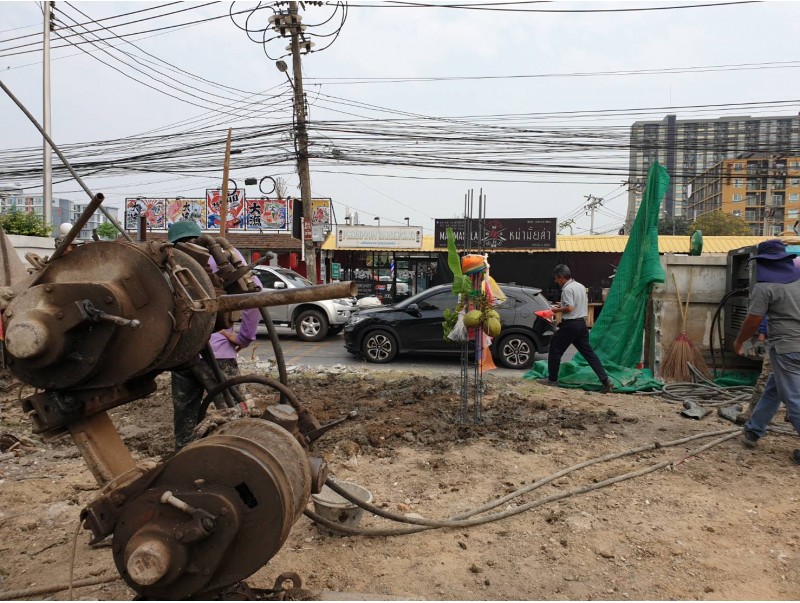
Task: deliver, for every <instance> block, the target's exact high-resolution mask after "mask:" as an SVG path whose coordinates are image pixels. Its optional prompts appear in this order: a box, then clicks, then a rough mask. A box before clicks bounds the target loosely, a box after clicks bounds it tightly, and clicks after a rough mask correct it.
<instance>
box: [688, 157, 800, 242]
mask: <svg viewBox="0 0 800 603" xmlns="http://www.w3.org/2000/svg"><path fill="white" fill-rule="evenodd" d="M690 190H691V194H690V196H689V199H688V204H687V206H686V209H687V212H686V213H687V217H688V218H690V219H694V218H697V217H698V216H701V215H703V214H705V213H708V212H711V211H715V210H718V209H721V210H722V211H723V212H725V213H728V214H732V215H734V216H737V217H740V218H743V219H744V220H745V221H746V222H747V223H748V224H749V225H750V231H751V232H752V233H753V235H756V236H773V235H778V234H780V233H781V232H782V231H784V230H792V229H793V228H794V226H795V224H796V223H797V222H798V220H800V153H798V155H796V156H793V157H782V156H775V155H756V156H752V157H747V158H739V159H726V160H724V161H721V162H719V163H717V164H716V165H714V166H713V167H711V168H710V169H708V170H706V171H705V172H703V173H702V174H700V175H699V176H696V177H695V178H693V179H692V180H691V182H690Z"/></svg>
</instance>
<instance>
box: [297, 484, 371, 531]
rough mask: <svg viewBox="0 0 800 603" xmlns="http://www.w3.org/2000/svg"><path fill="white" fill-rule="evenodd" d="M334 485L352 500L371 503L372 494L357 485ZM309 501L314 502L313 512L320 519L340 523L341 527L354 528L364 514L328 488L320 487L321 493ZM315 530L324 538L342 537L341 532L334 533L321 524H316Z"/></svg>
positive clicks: (314, 495) (360, 509)
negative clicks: (349, 495)
mask: <svg viewBox="0 0 800 603" xmlns="http://www.w3.org/2000/svg"><path fill="white" fill-rule="evenodd" d="M336 485H338V486H340V487H341V488H342V489H344V490H345V491H346V492H347V493H348V494H351V495H352V496H353V497H354V498H357V499H358V500H361V501H364V502H366V503H371V502H372V493H371V492H370V491H369V490H367V489H366V488H364V487H363V486H359V485H358V484H354V483H353V482H339V481H337V482H336ZM311 500H312V501H313V502H314V512H315V513H316V514H317V515H319V516H320V517H324V518H325V519H327V520H328V521H331V522H334V523H340V524H342V525H343V526H347V527H350V528H355V527H357V526H358V523H359V522H360V521H361V516H362V515H363V514H364V509H362V508H361V507H359V506H358V505H355V504H353V503H351V502H350V501H349V500H347V499H346V498H343V497H341V496H339V495H338V494H337V493H336V492H334V491H333V490H331V489H330V488H329V487H328V486H323V487H322V492H320V493H319V494H312V495H311ZM317 529H318V530H319V532H320V534H324V535H325V536H344V535H345V534H344V533H343V532H334V531H333V530H330V529H328V528H326V527H325V526H323V525H321V524H317Z"/></svg>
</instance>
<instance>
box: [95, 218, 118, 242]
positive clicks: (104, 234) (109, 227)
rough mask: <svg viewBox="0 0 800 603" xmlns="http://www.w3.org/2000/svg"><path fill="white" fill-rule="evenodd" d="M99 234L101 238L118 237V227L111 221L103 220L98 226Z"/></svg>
mask: <svg viewBox="0 0 800 603" xmlns="http://www.w3.org/2000/svg"><path fill="white" fill-rule="evenodd" d="M97 236H98V237H100V238H101V239H116V238H117V227H116V226H114V225H113V224H112V223H111V222H103V223H102V224H100V226H98V227H97Z"/></svg>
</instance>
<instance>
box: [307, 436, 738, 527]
mask: <svg viewBox="0 0 800 603" xmlns="http://www.w3.org/2000/svg"><path fill="white" fill-rule="evenodd" d="M740 432H741V430H740V429H738V428H736V429H726V430H720V431H713V432H705V433H700V434H695V435H693V436H688V437H685V438H681V439H679V440H673V441H670V442H664V443H659V442H654V443H652V444H646V445H644V446H640V447H638V448H632V449H629V450H625V451H621V452H616V453H611V454H608V455H605V456H603V457H599V458H596V459H591V460H588V461H584V462H582V463H578V464H577V465H573V466H571V467H568V468H566V469H563V470H561V471H559V472H558V473H555V474H553V475H550V476H548V477H545V478H542V479H541V480H538V481H536V482H534V483H533V484H530V485H528V486H525V487H523V488H520V489H518V490H516V491H515V492H512V493H511V494H508V495H506V496H504V497H501V498H499V499H496V500H493V501H491V502H489V503H486V504H485V505H483V506H481V507H477V508H475V509H472V510H470V511H467V512H465V513H461V514H459V515H455V516H453V517H451V518H449V519H444V520H436V519H423V518H415V517H408V516H405V515H399V514H397V513H392V512H390V511H386V510H385V509H381V508H380V507H376V506H375V505H372V504H369V503H366V502H364V501H362V500H359V499H358V498H356V497H354V496H352V495H351V494H350V493H349V492H347V491H346V490H344V489H343V488H341V486H339V485H338V484H337V483H336V482H335V481H334V480H332V479H331V478H328V480H327V481H326V484H327V485H328V487H329V488H331V490H333V491H334V492H336V493H337V494H339V495H340V496H342V497H343V498H345V499H347V500H349V501H350V502H352V503H353V504H355V505H357V506H359V507H361V508H362V509H364V510H366V511H369V512H370V513H373V514H374V515H378V516H379V517H383V518H385V519H390V520H392V521H397V522H400V523H407V524H412V525H414V526H418V527H415V528H404V529H399V530H398V529H393V530H392V529H382V530H362V529H357V528H350V527H347V526H343V525H341V524H338V523H334V522H330V521H328V520H326V519H325V518H323V517H320V516H319V515H317V514H316V513H313V512H312V511H308V510H306V511H305V514H306V516H308V517H309V518H311V519H312V520H314V521H317V522H319V523H321V524H322V525H324V526H326V527H328V528H330V529H332V530H336V531H340V532H344V533H347V534H355V535H364V536H399V535H403V534H412V533H415V532H420V531H423V530H427V529H433V528H461V527H470V526H475V525H481V524H484V523H489V522H493V521H498V520H500V519H505V518H507V517H511V516H513V515H517V514H519V513H523V512H525V511H528V510H530V509H533V508H535V507H538V506H541V505H544V504H547V503H550V502H553V501H556V500H560V499H562V498H566V497H567V496H572V495H574V494H582V493H585V492H589V491H591V490H595V489H598V488H601V487H604V486H608V485H612V484H615V483H618V482H621V481H625V480H628V479H632V478H634V477H639V476H641V475H645V474H647V473H651V472H653V471H657V470H658V469H662V468H664V467H667V466H670V465H672V464H673V463H674V461H663V462H661V463H657V464H655V465H652V466H650V467H647V468H645V469H642V470H638V471H633V472H629V473H625V474H622V475H619V476H616V477H612V478H609V479H606V480H604V481H601V482H597V483H593V484H589V485H586V486H582V487H579V488H576V489H574V490H570V491H569V492H565V493H559V494H556V495H551V496H548V497H544V498H541V499H537V500H535V501H531V502H529V503H526V504H525V505H521V506H519V507H516V508H514V509H509V510H507V511H503V512H501V513H495V514H493V515H489V516H485V517H481V518H477V519H471V520H468V519H467V518H469V517H472V516H474V515H477V514H479V513H483V512H485V511H488V510H490V509H493V508H496V507H497V506H499V505H502V504H505V503H507V502H508V501H510V500H512V499H513V498H516V497H518V496H521V495H522V494H526V493H528V492H530V491H532V490H535V489H537V488H540V487H541V486H544V485H545V484H548V483H550V482H552V481H553V480H555V479H558V478H559V477H563V476H564V475H567V474H569V473H572V472H574V471H577V470H579V469H583V468H585V467H589V466H591V465H595V464H598V463H601V462H606V461H610V460H614V459H618V458H622V457H625V456H630V455H632V454H637V453H639V452H645V451H648V450H655V449H657V448H667V447H671V446H677V445H680V444H683V443H686V442H690V441H693V440H697V439H700V438H706V437H713V436H722V437H720V438H718V439H717V440H714V441H712V442H710V443H709V444H706V445H705V446H703V447H701V448H698V449H695V450H693V451H691V452H689V453H688V455H686V456H684V457H683V459H681V460H680V461H678V462H683V460H685V459H686V458H689V457H690V456H694V455H696V454H699V453H701V452H703V451H704V450H707V449H708V448H710V447H712V446H715V445H717V444H720V443H722V442H724V441H726V440H728V439H731V438H733V437H735V436H736V435H737V434H739V433H740Z"/></svg>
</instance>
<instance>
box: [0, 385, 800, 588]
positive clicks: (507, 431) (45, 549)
mask: <svg viewBox="0 0 800 603" xmlns="http://www.w3.org/2000/svg"><path fill="white" fill-rule="evenodd" d="M0 382H2V377H0ZM158 385H159V389H158V391H157V392H156V394H154V395H153V396H151V397H150V398H148V399H146V400H141V401H137V402H135V403H132V404H128V405H126V406H124V407H121V408H118V409H115V410H114V411H112V412H111V416H112V419H113V421H114V423H115V425H116V426H117V428H118V430H119V431H120V433H121V434H122V437H123V439H124V441H125V442H126V444H127V445H128V447H129V448H130V449H131V450H132V451H133V453H134V456H135V457H136V458H137V459H153V460H159V459H161V458H163V457H164V456H165V455H168V454H170V453H171V452H172V451H173V438H172V408H171V398H170V389H169V376H168V375H164V376H162V377H160V378H159V379H158ZM291 385H292V387H293V389H294V390H295V391H296V393H297V395H298V397H299V398H300V399H301V400H302V401H303V402H304V403H305V404H307V405H308V406H309V407H310V408H311V410H312V411H313V412H314V413H315V414H316V416H317V417H318V418H319V419H320V421H321V422H323V423H325V422H327V421H330V420H334V419H337V418H340V417H343V416H345V415H346V414H347V413H349V412H350V411H352V410H356V411H357V417H356V418H354V419H350V420H348V421H346V422H344V423H343V424H342V425H340V426H338V427H336V428H334V429H333V430H331V431H330V432H328V433H327V434H325V435H324V436H323V437H322V438H321V439H320V440H318V441H317V442H316V443H315V453H316V454H319V455H322V456H324V457H325V459H326V460H327V462H328V464H329V466H330V469H331V473H332V474H334V475H335V476H336V477H337V478H338V479H342V480H349V481H353V482H356V483H358V484H361V485H363V486H365V487H366V488H368V489H369V490H370V491H371V493H372V495H373V498H374V502H375V504H377V505H380V506H381V507H383V508H385V509H387V510H389V511H393V512H395V513H399V514H417V515H421V516H424V517H430V518H447V517H452V516H454V515H457V514H459V513H463V512H465V511H467V510H469V509H472V508H475V507H477V506H479V505H482V504H484V503H486V502H487V501H492V500H496V499H497V498H498V497H500V496H504V495H506V494H508V493H510V492H514V491H515V490H517V489H519V488H523V487H525V486H528V485H530V484H532V483H533V482H535V481H536V480H539V479H541V478H543V477H545V476H548V475H552V474H554V473H555V472H557V471H560V470H562V469H564V468H566V467H569V466H571V465H574V464H577V463H580V462H582V461H586V460H588V459H593V458H597V457H600V456H603V455H606V454H609V453H613V452H620V451H624V450H627V449H630V448H634V447H637V446H642V445H644V444H647V443H652V442H667V441H670V440H675V439H678V438H681V437H685V436H688V435H692V434H696V433H700V432H707V431H715V430H721V429H726V428H730V427H732V425H731V424H730V423H727V422H725V421H722V420H721V419H719V418H718V417H716V416H713V415H709V416H707V417H706V418H705V419H703V420H702V421H695V420H692V419H686V418H683V417H680V415H679V414H678V411H679V407H676V406H674V405H669V404H666V403H665V402H663V401H660V400H659V399H657V398H654V397H651V396H624V395H615V394H611V395H606V396H603V395H601V394H597V393H588V392H579V391H577V392H576V391H574V390H559V389H554V388H545V387H541V386H538V385H536V384H534V383H530V382H526V381H524V380H522V379H519V378H501V377H497V376H495V375H491V374H489V375H488V376H487V378H486V383H485V390H484V392H483V405H482V407H481V413H480V414H481V417H482V421H481V422H480V423H477V424H476V423H473V422H472V417H473V409H472V408H471V407H469V406H468V407H467V408H466V409H464V408H462V402H461V398H460V394H459V389H458V377H457V376H454V377H450V376H434V377H431V376H420V375H416V374H408V373H399V372H363V371H353V372H347V371H344V372H341V373H339V374H328V375H326V374H319V373H301V374H298V375H295V376H293V378H292V382H291ZM4 387H6V389H5V390H4V391H0V435H2V434H8V435H10V436H13V437H14V438H16V439H17V440H18V442H19V445H15V440H13V439H8V438H6V439H2V440H0V442H10V444H9V446H12V445H14V446H15V448H14V450H12V451H11V452H10V453H8V452H6V453H2V454H4V455H6V456H0V458H2V459H3V460H0V553H2V554H0V590H4V591H7V590H10V589H18V588H27V587H30V586H32V585H42V584H45V585H46V584H57V583H59V582H62V583H63V582H66V580H67V577H68V575H69V566H70V556H71V548H72V538H73V534H74V532H75V529H76V526H77V522H78V514H79V513H80V510H81V509H82V508H83V506H85V505H86V504H87V503H88V502H90V501H91V500H93V499H94V498H95V497H96V496H97V495H98V491H97V486H96V485H95V483H94V481H93V479H92V477H91V475H90V473H89V472H88V470H87V469H86V467H85V465H84V463H83V460H82V459H81V458H80V455H79V454H78V452H77V449H76V448H75V447H74V445H73V444H72V443H71V441H70V440H69V439H66V438H65V439H61V440H58V441H55V442H42V441H41V439H39V438H37V437H36V436H34V435H32V433H31V429H30V425H29V424H28V422H27V420H26V418H25V417H24V416H23V414H22V412H21V410H20V408H19V403H18V401H17V400H18V397H19V394H20V392H19V386H17V385H13V384H11V383H4ZM0 390H3V387H0ZM248 391H249V392H250V393H251V394H252V395H253V396H254V397H255V398H256V399H257V401H258V402H257V403H258V405H259V406H261V407H263V406H265V405H266V404H271V403H274V402H276V401H277V396H276V395H275V393H274V392H271V391H268V390H265V389H264V388H262V387H260V386H249V390H248ZM30 393H31V391H30V389H29V388H27V389H26V390H25V391H23V395H29V394H30ZM706 441H708V440H700V441H698V442H694V443H689V444H686V445H681V446H678V447H674V448H656V449H653V450H648V451H646V452H643V453H639V454H636V455H632V456H628V457H624V458H622V459H619V460H614V461H611V462H608V463H602V464H598V465H593V466H591V467H588V468H586V469H583V470H581V471H579V472H575V473H570V474H568V475H565V476H563V477H560V478H558V479H556V480H554V481H552V482H551V483H549V484H547V485H546V486H543V487H542V488H540V489H537V490H536V491H534V492H531V493H530V494H527V495H525V496H522V497H518V498H514V499H512V500H509V501H506V502H504V503H503V504H501V505H500V506H499V507H498V508H497V509H496V510H495V512H506V513H508V514H509V515H510V516H509V517H507V518H504V519H501V520H499V521H495V522H491V523H485V524H483V525H479V526H475V527H470V528H458V529H438V530H429V531H423V532H419V533H416V534H412V535H407V536H394V537H378V538H370V537H365V536H352V537H327V536H324V535H322V534H321V533H320V532H319V531H318V530H317V528H316V526H315V525H314V524H313V522H311V521H309V520H308V519H306V518H305V517H303V518H301V519H300V520H299V521H298V522H297V523H296V524H295V526H294V528H293V530H292V532H291V534H290V535H289V539H288V541H287V542H286V544H285V546H284V547H283V549H282V550H281V551H280V552H279V553H278V555H277V556H276V557H275V558H274V559H273V560H272V561H271V562H270V563H269V564H268V565H267V566H265V567H264V568H262V569H261V570H260V571H259V572H257V573H256V574H255V575H253V576H252V577H251V578H250V579H249V580H248V582H249V583H250V584H251V585H252V586H256V587H260V588H269V587H271V586H272V584H273V582H274V580H275V577H276V576H277V575H279V574H281V573H283V572H286V571H294V572H297V573H298V574H300V576H301V577H302V578H303V582H304V583H303V586H304V588H307V589H310V590H320V589H327V590H333V591H354V592H360V593H371V594H372V596H373V598H387V597H390V596H398V597H401V598H425V599H464V600H478V599H540V600H541V599H633V600H653V599H658V600H662V599H697V600H701V599H733V600H740V599H797V598H798V596H800V587H798V586H797V585H798V584H799V583H800V564H798V560H799V559H800V551H799V550H798V547H799V546H800V527H798V522H797V521H793V520H794V519H796V518H797V513H798V510H797V505H798V498H800V491H798V489H797V475H798V474H797V471H798V469H797V467H796V466H794V465H793V464H792V463H791V462H790V461H789V454H790V452H791V449H792V448H793V447H795V446H797V442H796V441H793V440H792V439H789V438H787V437H784V436H778V435H775V436H771V437H768V438H765V439H764V440H762V441H761V442H759V446H758V448H757V449H756V450H754V451H751V450H745V449H744V448H743V447H742V446H741V444H740V443H739V441H738V438H736V439H733V440H729V441H727V442H725V443H723V444H720V445H719V446H716V447H714V448H712V449H710V450H708V451H706V452H704V453H702V454H700V455H698V456H694V457H691V458H689V459H687V460H685V462H682V463H680V464H678V465H676V466H675V467H674V469H673V470H671V471H668V470H661V471H658V472H655V473H649V474H647V475H643V476H641V477H637V478H636V479H632V480H629V481H624V482H621V483H618V484H616V485H613V486H609V487H605V488H602V489H599V490H594V491H591V492H587V493H583V494H574V495H572V496H567V497H565V498H563V499H561V500H556V501H553V502H550V503H548V504H544V505H542V506H540V507H537V508H536V509H534V510H531V511H528V512H525V513H521V514H518V515H511V513H512V512H513V511H514V509H517V508H519V507H520V506H521V505H522V504H524V503H526V502H528V501H532V500H535V499H539V498H543V497H551V498H554V497H556V496H558V495H565V494H569V493H570V492H571V491H572V490H576V489H579V488H583V487H589V486H592V485H593V484H598V483H600V482H603V481H604V480H606V479H608V478H611V477H614V476H617V475H620V474H622V473H626V472H630V471H636V470H641V469H645V468H647V467H649V466H651V465H653V464H655V463H658V462H661V461H664V460H681V459H684V458H685V455H686V453H687V452H688V451H689V450H691V449H693V448H695V447H697V446H700V445H702V444H703V443H705V442H706ZM396 526H397V524H394V523H391V522H389V521H387V520H384V519H380V518H377V517H374V516H371V515H369V514H365V517H364V518H363V519H362V522H361V527H363V528H366V529H373V528H381V529H383V528H392V527H396ZM233 554H235V552H233ZM115 574H116V570H115V569H114V565H113V561H112V558H111V554H110V551H109V550H108V548H107V547H104V546H101V547H91V546H89V544H88V536H87V534H86V533H83V534H81V535H80V536H79V538H78V545H77V561H76V565H75V577H76V578H77V579H81V578H87V577H101V578H102V577H104V576H109V577H113V576H114V575H115ZM75 594H76V596H77V597H80V598H83V599H111V600H114V599H119V600H124V599H130V598H132V596H133V593H132V592H131V591H130V590H129V589H128V588H127V587H125V586H124V584H123V583H122V582H119V581H116V582H111V583H108V584H102V585H96V586H88V587H83V588H80V589H78V590H76V591H75ZM53 596H54V597H55V598H61V599H64V598H66V596H67V594H66V592H60V593H57V594H55V595H53Z"/></svg>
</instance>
